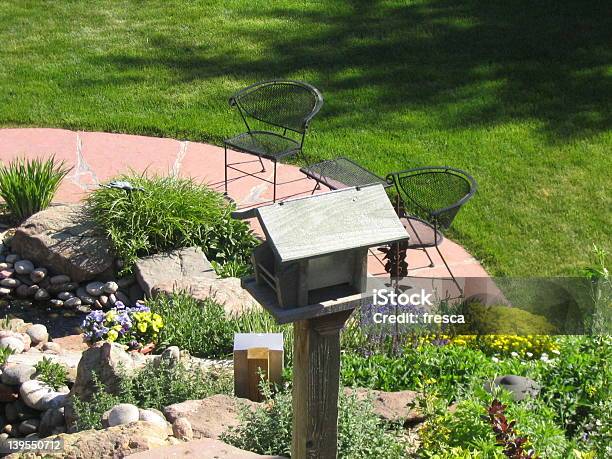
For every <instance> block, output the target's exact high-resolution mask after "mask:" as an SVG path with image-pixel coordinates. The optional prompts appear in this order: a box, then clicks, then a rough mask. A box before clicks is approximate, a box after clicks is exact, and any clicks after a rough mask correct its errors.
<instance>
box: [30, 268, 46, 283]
mask: <svg viewBox="0 0 612 459" xmlns="http://www.w3.org/2000/svg"><path fill="white" fill-rule="evenodd" d="M47 273H48V271H47V268H37V269H35V270H34V271H32V272H31V273H30V279H32V282H36V283H38V282H41V281H42V280H43V279H45V278H46V277H47Z"/></svg>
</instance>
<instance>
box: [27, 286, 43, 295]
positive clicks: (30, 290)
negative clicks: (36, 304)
mask: <svg viewBox="0 0 612 459" xmlns="http://www.w3.org/2000/svg"><path fill="white" fill-rule="evenodd" d="M40 289H41V287H39V286H38V285H36V284H34V285H30V286H29V287H28V296H34V295H36V292H38V291H39V290H40Z"/></svg>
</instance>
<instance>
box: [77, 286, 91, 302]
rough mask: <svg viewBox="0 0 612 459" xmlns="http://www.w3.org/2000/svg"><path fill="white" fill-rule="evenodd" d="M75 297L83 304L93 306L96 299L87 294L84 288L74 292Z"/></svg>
mask: <svg viewBox="0 0 612 459" xmlns="http://www.w3.org/2000/svg"><path fill="white" fill-rule="evenodd" d="M76 296H78V297H79V298H80V299H81V302H83V303H84V304H94V303H95V302H96V299H95V298H94V297H93V296H91V295H90V294H89V293H87V290H85V288H84V287H79V288H78V289H77V290H76Z"/></svg>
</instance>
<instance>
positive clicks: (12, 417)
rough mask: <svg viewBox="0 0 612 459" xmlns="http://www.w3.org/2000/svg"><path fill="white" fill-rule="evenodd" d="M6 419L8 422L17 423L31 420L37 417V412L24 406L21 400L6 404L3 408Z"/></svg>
mask: <svg viewBox="0 0 612 459" xmlns="http://www.w3.org/2000/svg"><path fill="white" fill-rule="evenodd" d="M4 412H5V415H6V419H7V420H8V421H9V422H13V423H15V422H18V421H23V420H25V419H32V418H34V417H36V416H38V414H39V413H38V411H36V410H34V409H32V408H30V407H29V406H27V405H25V404H24V403H23V401H21V400H15V401H14V402H12V403H7V404H6V407H5V408H4Z"/></svg>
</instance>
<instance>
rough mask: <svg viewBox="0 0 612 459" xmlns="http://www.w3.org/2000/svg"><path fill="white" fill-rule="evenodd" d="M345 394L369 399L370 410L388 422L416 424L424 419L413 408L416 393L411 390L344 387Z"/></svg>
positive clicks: (360, 398) (359, 398)
mask: <svg viewBox="0 0 612 459" xmlns="http://www.w3.org/2000/svg"><path fill="white" fill-rule="evenodd" d="M344 393H345V394H346V395H354V396H355V397H356V398H357V399H358V400H370V401H371V402H372V410H373V411H374V413H375V414H376V415H378V416H379V417H380V418H381V419H384V420H386V421H390V422H403V423H405V424H411V425H412V424H417V423H419V422H422V421H423V420H424V417H423V415H422V414H421V413H420V412H419V411H417V410H415V409H414V406H413V403H414V402H415V400H416V398H417V396H418V393H417V392H414V391H411V390H402V391H398V392H385V391H382V390H372V389H364V388H349V387H345V388H344Z"/></svg>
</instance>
